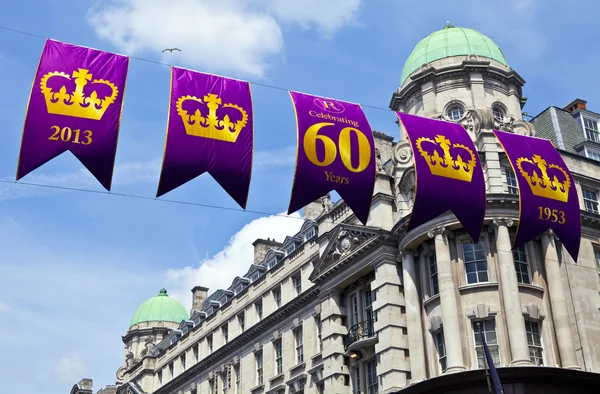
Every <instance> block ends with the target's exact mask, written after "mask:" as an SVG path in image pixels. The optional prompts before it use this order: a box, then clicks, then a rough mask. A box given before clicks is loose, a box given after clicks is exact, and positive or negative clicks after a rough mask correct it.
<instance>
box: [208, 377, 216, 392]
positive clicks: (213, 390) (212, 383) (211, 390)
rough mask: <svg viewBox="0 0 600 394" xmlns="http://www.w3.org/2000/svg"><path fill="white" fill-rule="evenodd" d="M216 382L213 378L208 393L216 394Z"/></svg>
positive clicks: (209, 382)
mask: <svg viewBox="0 0 600 394" xmlns="http://www.w3.org/2000/svg"><path fill="white" fill-rule="evenodd" d="M215 381H216V379H215V378H213V379H210V380H209V381H208V392H209V393H210V394H215Z"/></svg>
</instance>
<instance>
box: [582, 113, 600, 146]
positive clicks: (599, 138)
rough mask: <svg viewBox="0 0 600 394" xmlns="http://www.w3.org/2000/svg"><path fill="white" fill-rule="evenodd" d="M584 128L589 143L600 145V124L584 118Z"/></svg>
mask: <svg viewBox="0 0 600 394" xmlns="http://www.w3.org/2000/svg"><path fill="white" fill-rule="evenodd" d="M583 127H584V133H585V138H586V139H587V140H588V141H592V142H596V143H599V144H600V132H599V131H598V122H596V121H595V120H593V119H588V118H583Z"/></svg>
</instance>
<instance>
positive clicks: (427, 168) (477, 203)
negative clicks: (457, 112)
mask: <svg viewBox="0 0 600 394" xmlns="http://www.w3.org/2000/svg"><path fill="white" fill-rule="evenodd" d="M396 114H397V115H398V118H399V119H400V122H401V124H402V126H403V127H404V129H405V130H406V134H407V135H408V138H409V140H410V144H411V146H412V150H413V157H414V161H415V172H416V186H415V189H416V190H415V202H414V206H413V210H412V214H411V218H410V222H409V225H408V230H409V231H410V230H412V229H414V228H415V227H418V226H420V225H421V224H423V223H426V222H428V221H430V220H431V219H433V218H435V217H437V216H439V215H441V214H443V213H445V212H446V211H452V213H454V215H455V216H456V219H458V220H459V221H460V223H461V224H462V225H463V227H464V228H465V230H466V231H467V233H468V234H469V235H470V236H471V239H473V241H474V242H478V241H479V235H480V233H481V228H482V227H483V220H484V218H485V202H486V199H485V180H484V178H483V170H482V168H481V163H480V161H479V156H478V154H477V150H476V149H475V145H474V144H473V141H472V140H471V137H470V136H469V133H467V131H466V130H465V129H464V128H463V127H462V126H461V125H459V124H456V123H450V122H444V121H441V120H434V119H426V118H421V117H418V116H413V115H407V114H404V113H400V112H396Z"/></svg>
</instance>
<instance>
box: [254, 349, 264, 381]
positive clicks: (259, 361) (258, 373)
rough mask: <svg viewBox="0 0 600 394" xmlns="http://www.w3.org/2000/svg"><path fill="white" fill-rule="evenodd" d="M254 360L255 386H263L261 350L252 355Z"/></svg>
mask: <svg viewBox="0 0 600 394" xmlns="http://www.w3.org/2000/svg"><path fill="white" fill-rule="evenodd" d="M254 359H255V361H256V384H257V385H260V384H263V354H262V350H261V351H259V352H256V353H254Z"/></svg>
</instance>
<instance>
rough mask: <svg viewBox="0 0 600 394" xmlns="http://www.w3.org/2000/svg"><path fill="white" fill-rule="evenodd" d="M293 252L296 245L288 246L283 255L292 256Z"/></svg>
mask: <svg viewBox="0 0 600 394" xmlns="http://www.w3.org/2000/svg"><path fill="white" fill-rule="evenodd" d="M294 250H296V244H291V245H290V246H288V247H287V248H285V254H286V255H289V254H292V253H293V252H294Z"/></svg>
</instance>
